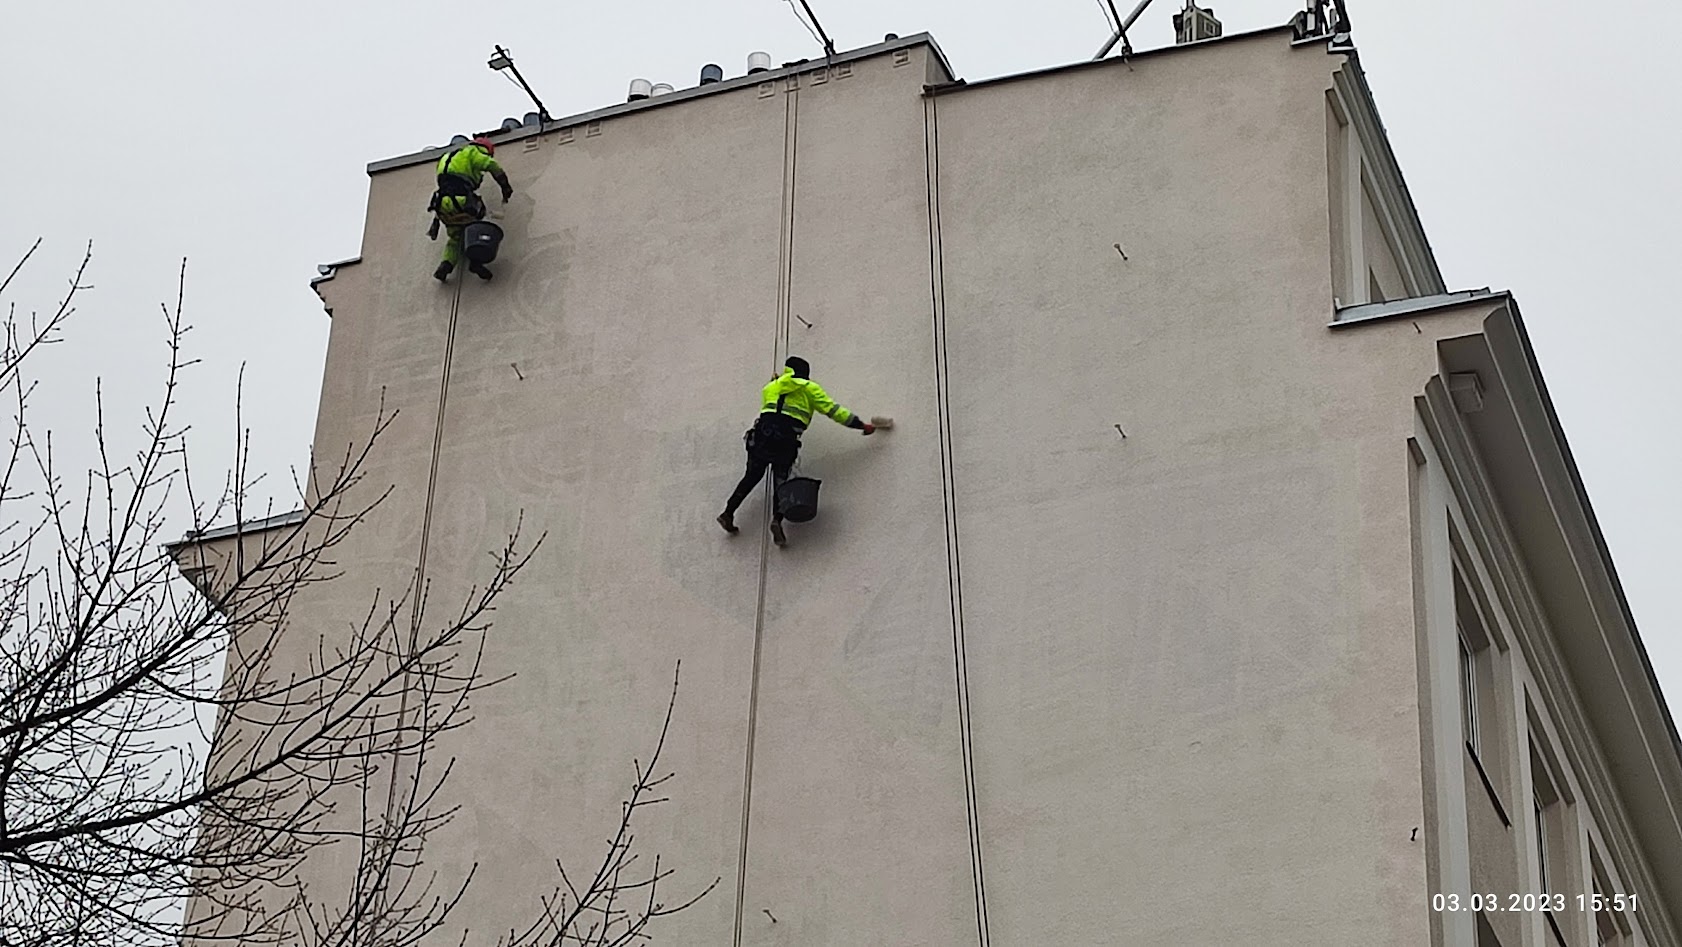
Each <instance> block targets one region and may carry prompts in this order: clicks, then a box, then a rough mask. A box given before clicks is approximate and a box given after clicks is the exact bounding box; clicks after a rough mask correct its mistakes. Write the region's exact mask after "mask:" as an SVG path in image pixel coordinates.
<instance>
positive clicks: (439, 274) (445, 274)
mask: <svg viewBox="0 0 1682 947" xmlns="http://www.w3.org/2000/svg"><path fill="white" fill-rule="evenodd" d="M455 268H456V265H455V264H454V263H451V262H450V261H449V260H445V261H444V262H442V263H440V264H438V268H437V269H436V270H433V271H432V278H433V279H435V280H437V281H438V282H440V283H442V282H444V281H446V280H448V279H449V278H450V271H451V270H453V269H455Z"/></svg>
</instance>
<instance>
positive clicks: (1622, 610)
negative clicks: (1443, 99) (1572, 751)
mask: <svg viewBox="0 0 1682 947" xmlns="http://www.w3.org/2000/svg"><path fill="white" fill-rule="evenodd" d="M1507 306H1508V309H1509V311H1510V312H1511V313H1512V323H1513V327H1514V330H1515V335H1517V337H1518V343H1519V349H1520V351H1521V352H1522V354H1523V356H1524V360H1525V364H1526V366H1527V367H1528V368H1529V371H1530V379H1531V382H1532V384H1534V385H1535V386H1536V393H1537V396H1538V398H1537V400H1538V401H1539V402H1540V403H1541V408H1542V412H1543V415H1544V417H1545V420H1546V422H1547V425H1548V429H1549V431H1550V433H1551V434H1552V435H1553V441H1554V446H1555V447H1557V448H1558V449H1559V455H1560V460H1561V462H1562V464H1563V466H1564V467H1565V472H1566V474H1567V475H1568V476H1569V478H1570V481H1571V489H1572V492H1573V493H1574V494H1575V499H1576V501H1577V504H1576V505H1577V508H1578V509H1579V510H1580V511H1581V512H1582V515H1583V519H1584V521H1585V523H1586V525H1587V526H1588V530H1589V535H1590V536H1591V537H1592V538H1593V539H1594V552H1595V553H1596V556H1597V560H1598V561H1597V563H1596V564H1597V565H1599V566H1600V568H1601V569H1602V570H1603V571H1604V572H1605V578H1606V581H1607V583H1608V584H1609V585H1610V587H1611V590H1612V594H1613V596H1614V597H1615V598H1616V599H1617V602H1618V612H1619V616H1618V617H1619V618H1620V619H1622V621H1623V624H1624V627H1625V628H1627V629H1628V630H1629V635H1630V638H1631V639H1632V640H1633V641H1634V643H1635V652H1636V654H1637V655H1638V656H1639V657H1640V658H1641V667H1642V669H1643V670H1644V671H1645V672H1646V674H1647V683H1648V685H1649V686H1650V687H1651V689H1652V695H1653V699H1654V701H1656V702H1657V704H1658V711H1659V716H1660V717H1661V718H1662V719H1663V720H1664V724H1665V728H1666V729H1667V730H1668V731H1669V733H1670V747H1671V750H1672V752H1674V753H1675V754H1676V760H1677V763H1678V765H1679V766H1682V731H1678V730H1677V728H1676V717H1675V715H1674V714H1672V713H1671V710H1670V703H1669V702H1668V701H1666V700H1665V696H1664V688H1663V687H1662V686H1661V685H1660V683H1659V675H1658V672H1657V671H1655V670H1654V669H1653V661H1652V657H1651V656H1650V655H1648V653H1647V645H1646V643H1645V642H1643V641H1642V640H1641V631H1640V629H1639V628H1638V627H1637V625H1636V623H1635V613H1634V611H1632V610H1631V609H1630V607H1629V598H1628V597H1627V596H1626V595H1625V594H1624V583H1623V580H1622V579H1620V578H1618V568H1617V565H1616V564H1615V563H1614V562H1613V561H1612V548H1611V546H1609V545H1608V544H1607V542H1606V534H1605V533H1604V532H1602V531H1601V528H1600V518H1599V517H1598V516H1596V515H1595V512H1594V504H1593V502H1591V501H1590V500H1589V491H1588V487H1587V485H1585V484H1584V482H1583V474H1582V471H1581V470H1579V469H1578V467H1577V458H1576V456H1575V455H1574V454H1573V453H1572V452H1571V442H1570V441H1569V440H1567V439H1566V437H1565V426H1564V425H1563V424H1561V423H1560V420H1559V412H1558V411H1556V410H1555V409H1554V399H1553V395H1552V394H1551V393H1549V391H1548V383H1547V379H1545V378H1543V377H1542V365H1541V362H1539V361H1537V359H1536V349H1535V347H1534V346H1533V345H1532V344H1531V341H1530V330H1529V329H1528V328H1527V327H1526V326H1525V324H1524V314H1523V313H1522V312H1521V311H1520V310H1519V305H1518V300H1517V299H1514V298H1513V297H1512V296H1511V295H1510V294H1509V295H1508V297H1507Z"/></svg>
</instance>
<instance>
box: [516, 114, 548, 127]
mask: <svg viewBox="0 0 1682 947" xmlns="http://www.w3.org/2000/svg"><path fill="white" fill-rule="evenodd" d="M542 123H543V116H542V115H540V114H538V113H536V112H527V113H526V117H525V118H522V119H520V124H521V125H540V124H542Z"/></svg>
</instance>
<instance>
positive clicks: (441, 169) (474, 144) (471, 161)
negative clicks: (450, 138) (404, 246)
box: [427, 135, 514, 283]
mask: <svg viewBox="0 0 1682 947" xmlns="http://www.w3.org/2000/svg"><path fill="white" fill-rule="evenodd" d="M495 155H496V145H494V144H492V143H491V140H490V139H489V138H486V137H484V136H482V135H481V136H480V137H478V138H475V139H473V140H472V141H471V142H468V143H467V144H465V145H462V146H461V147H460V148H457V149H456V150H454V151H452V152H450V153H449V154H447V155H445V156H444V157H442V158H439V159H438V190H436V191H434V192H432V204H431V205H430V206H429V207H428V208H427V210H430V211H432V212H433V214H434V215H435V216H434V217H433V219H432V229H430V230H428V231H427V235H428V236H430V237H431V238H432V239H434V240H436V239H438V225H439V224H443V225H444V227H445V229H446V230H447V231H448V233H449V236H448V239H447V240H446V241H445V243H444V262H442V263H440V264H438V269H436V270H434V271H432V276H433V278H434V279H436V280H438V282H440V283H442V282H444V281H445V280H447V279H449V278H450V271H451V270H454V269H455V268H456V264H457V263H460V262H461V231H462V228H463V227H466V226H467V225H468V224H470V223H473V222H474V221H475V220H484V219H485V202H484V200H483V199H482V198H480V197H479V185H480V184H482V183H484V180H485V175H486V174H489V175H490V176H491V177H492V178H495V179H496V183H497V185H498V186H500V187H501V188H502V202H503V203H504V204H506V203H508V198H510V197H512V196H513V195H514V186H513V185H511V184H509V183H508V174H507V172H505V171H503V170H502V165H500V164H497V161H496V158H495V157H494V156H495ZM467 271H468V272H469V273H472V274H473V275H474V276H477V277H479V278H480V279H490V278H491V271H490V270H489V269H487V268H486V267H485V265H484V264H483V263H474V262H472V261H469V262H468V264H467Z"/></svg>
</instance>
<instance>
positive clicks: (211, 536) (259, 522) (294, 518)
mask: <svg viewBox="0 0 1682 947" xmlns="http://www.w3.org/2000/svg"><path fill="white" fill-rule="evenodd" d="M303 521H304V511H303V510H293V511H291V512H289V513H276V514H275V515H273V516H265V517H263V518H262V519H256V520H246V521H245V522H243V523H233V524H230V525H228V526H218V527H216V528H215V529H206V530H198V531H189V532H188V533H187V534H186V535H185V536H182V537H181V538H180V539H177V540H176V541H175V542H172V543H164V548H165V549H167V550H170V551H174V550H176V549H179V548H181V547H182V546H192V545H197V544H199V543H206V542H210V541H212V540H216V539H226V538H227V537H229V536H240V535H244V536H249V535H251V534H253V533H261V532H265V531H267V530H271V529H280V528H281V527H283V526H296V525H297V524H299V523H302V522H303Z"/></svg>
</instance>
